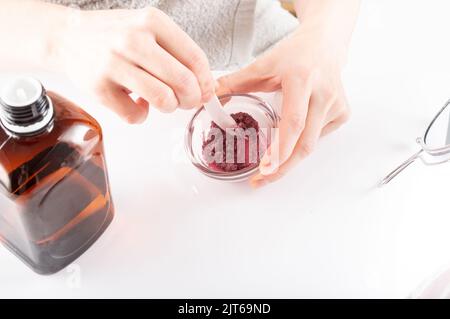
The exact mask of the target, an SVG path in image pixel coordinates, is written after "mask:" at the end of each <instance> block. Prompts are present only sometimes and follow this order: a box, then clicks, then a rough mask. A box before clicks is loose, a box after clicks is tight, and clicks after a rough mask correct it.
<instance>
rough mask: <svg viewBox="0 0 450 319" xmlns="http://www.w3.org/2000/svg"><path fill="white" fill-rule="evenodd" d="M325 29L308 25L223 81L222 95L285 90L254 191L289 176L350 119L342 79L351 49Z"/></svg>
mask: <svg viewBox="0 0 450 319" xmlns="http://www.w3.org/2000/svg"><path fill="white" fill-rule="evenodd" d="M325 31H326V30H323V29H322V28H321V25H318V24H313V25H309V24H307V23H305V24H302V25H301V26H300V27H299V28H298V29H297V30H296V31H295V32H294V33H293V34H291V35H290V36H289V37H287V38H285V39H284V40H282V41H281V42H279V43H278V44H277V45H276V46H275V47H274V48H273V49H272V50H270V51H269V52H267V53H266V54H265V55H263V56H261V57H259V58H258V59H257V60H256V61H255V62H254V63H252V64H250V65H249V66H247V67H245V68H244V69H242V70H240V71H238V72H236V73H233V74H230V75H226V76H224V77H222V78H220V79H219V80H218V82H219V87H218V90H217V93H218V94H223V93H232V92H236V93H245V92H272V91H276V90H281V92H282V96H283V102H282V110H281V114H280V116H281V121H280V127H279V132H278V133H279V134H278V138H277V140H276V141H275V142H274V143H273V144H272V145H271V147H270V149H269V150H268V152H267V153H266V154H265V155H264V157H263V158H262V160H261V163H260V167H259V168H260V172H259V174H257V175H256V176H254V177H253V178H252V179H251V181H250V182H251V184H252V186H254V187H259V186H262V185H264V184H266V183H268V182H272V181H275V180H277V179H278V178H280V177H281V176H283V175H284V174H286V172H287V171H288V170H289V169H290V168H291V167H292V166H294V165H295V164H296V163H298V162H299V161H300V160H302V159H303V158H305V157H306V156H308V155H309V154H311V152H312V151H313V150H314V148H315V146H316V144H317V141H318V139H319V137H321V136H323V135H325V134H328V133H330V132H332V131H334V130H336V129H337V128H338V127H339V126H341V125H342V124H343V123H344V122H345V121H347V119H348V117H349V114H350V111H349V106H348V103H347V100H346V97H345V92H344V88H343V85H342V80H341V70H342V67H343V64H344V61H345V59H346V53H347V52H346V51H347V48H346V46H345V45H343V43H342V41H341V42H339V41H338V40H337V39H332V38H330V37H328V36H327V35H329V33H328V32H325Z"/></svg>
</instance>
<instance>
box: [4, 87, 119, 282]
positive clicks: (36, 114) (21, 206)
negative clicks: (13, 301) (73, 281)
mask: <svg viewBox="0 0 450 319" xmlns="http://www.w3.org/2000/svg"><path fill="white" fill-rule="evenodd" d="M20 81H22V82H20ZM20 81H19V82H17V83H15V87H14V88H13V89H12V95H14V94H15V93H14V90H16V91H17V94H18V95H19V97H17V98H16V97H14V96H13V97H12V98H11V96H9V97H7V98H1V96H0V99H1V100H0V102H1V103H0V104H1V105H0V107H1V108H2V116H1V117H0V118H1V124H2V125H1V128H0V193H2V194H0V241H2V242H3V244H5V245H6V246H7V247H8V248H9V249H10V250H11V251H12V252H13V253H15V254H16V255H17V256H18V257H19V258H21V259H22V260H23V261H24V262H25V263H26V264H27V265H29V266H30V267H31V268H32V269H33V270H34V271H36V272H38V273H41V274H51V273H55V272H57V271H59V270H61V269H63V268H64V267H65V266H67V265H69V264H70V263H72V262H73V261H74V260H75V259H76V258H77V257H79V256H80V255H81V254H82V253H83V252H85V251H86V250H87V249H88V248H89V247H90V246H91V245H92V244H93V243H94V242H95V241H96V239H97V238H98V237H99V236H100V235H101V234H102V233H103V231H104V230H105V229H106V227H107V226H108V225H109V223H110V222H111V220H112V218H113V211H114V209H113V204H112V201H111V195H110V190H109V182H108V175H107V170H106V163H105V157H104V151H103V140H102V131H101V128H100V126H99V124H98V123H97V122H96V121H95V119H93V118H92V117H91V116H89V115H88V114H87V113H86V112H84V111H83V110H81V109H80V108H79V107H77V106H76V105H74V104H73V103H71V102H69V101H67V100H66V99H64V98H62V97H60V96H58V95H57V94H54V93H46V92H45V90H44V89H43V88H42V86H41V88H42V91H41V92H40V93H39V89H38V88H37V87H35V86H34V84H36V83H39V82H37V81H36V82H33V81H35V80H33V79H28V78H25V79H21V80H20ZM27 81H28V82H27ZM21 85H22V86H25V88H26V89H25V90H23V89H22V88H21ZM39 85H40V84H39ZM17 88H19V89H17ZM33 90H38V91H37V94H35V93H36V92H33ZM27 91H28V92H27ZM3 94H4V95H6V96H8V94H9V95H11V93H3ZM20 95H22V97H20ZM30 95H31V96H32V98H31V99H30ZM33 96H34V97H33ZM24 97H25V98H24ZM15 98H16V100H19V101H20V100H22V101H20V102H21V103H16V102H17V101H16V100H15ZM5 99H6V100H8V99H9V100H12V103H11V102H9V104H8V101H5ZM27 99H28V100H27ZM24 100H27V101H24ZM23 102H26V103H23ZM10 104H13V105H10ZM14 104H15V105H14ZM20 104H25V105H20Z"/></svg>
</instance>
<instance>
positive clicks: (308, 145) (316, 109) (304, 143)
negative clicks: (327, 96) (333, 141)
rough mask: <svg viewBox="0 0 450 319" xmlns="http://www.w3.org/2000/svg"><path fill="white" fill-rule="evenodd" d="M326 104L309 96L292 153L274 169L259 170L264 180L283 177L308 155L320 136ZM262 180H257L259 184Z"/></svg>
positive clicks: (326, 108)
mask: <svg viewBox="0 0 450 319" xmlns="http://www.w3.org/2000/svg"><path fill="white" fill-rule="evenodd" d="M331 103H332V102H329V103H328V104H325V105H324V104H322V103H321V102H320V99H319V98H314V97H313V98H311V105H310V108H309V110H308V116H307V119H306V123H305V129H304V130H303V132H302V134H301V136H300V139H299V140H298V142H297V143H296V145H295V148H294V150H293V152H292V155H291V156H290V157H289V159H288V160H286V161H285V162H284V163H283V164H282V165H281V166H280V167H279V168H278V169H277V170H276V171H273V172H271V173H269V174H267V173H265V172H263V171H261V175H263V176H264V179H265V182H274V181H276V180H278V179H280V178H281V177H283V176H284V175H285V174H286V173H287V172H288V171H289V170H291V169H292V168H293V167H294V166H296V165H297V164H298V162H300V161H301V160H303V159H304V158H305V157H307V156H309V155H310V154H311V153H312V152H313V150H314V149H315V147H316V144H317V142H318V140H319V138H320V134H321V132H322V129H323V127H324V126H325V119H326V116H327V110H328V108H329V104H331ZM261 183H262V182H259V184H261Z"/></svg>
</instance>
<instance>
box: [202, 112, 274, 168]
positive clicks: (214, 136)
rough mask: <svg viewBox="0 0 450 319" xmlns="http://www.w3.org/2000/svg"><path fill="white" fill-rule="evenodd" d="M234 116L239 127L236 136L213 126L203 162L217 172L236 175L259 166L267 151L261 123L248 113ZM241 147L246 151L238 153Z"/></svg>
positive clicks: (203, 147)
mask: <svg viewBox="0 0 450 319" xmlns="http://www.w3.org/2000/svg"><path fill="white" fill-rule="evenodd" d="M231 116H232V117H233V119H234V120H235V121H236V123H237V128H236V129H234V133H235V134H230V133H229V131H228V132H227V133H228V134H227V133H225V131H224V130H222V129H221V128H220V127H219V126H217V124H216V123H214V122H211V126H210V130H209V132H208V136H207V138H206V140H204V142H203V145H202V150H203V158H204V159H205V160H206V162H207V163H208V165H209V167H210V168H211V169H213V170H216V171H221V172H234V171H238V170H242V169H244V168H247V167H250V166H257V165H258V164H259V162H260V159H261V157H262V156H263V155H264V152H265V151H266V146H265V145H266V140H265V136H264V134H263V133H262V132H261V131H260V128H259V125H258V122H257V121H256V120H255V119H254V118H253V117H252V116H250V115H249V114H248V113H245V112H239V113H234V114H231ZM242 133H244V135H243V134H242ZM238 147H243V148H244V149H243V150H241V152H238ZM242 151H243V153H242ZM243 154H244V155H243ZM227 155H228V158H229V159H228V161H227ZM230 159H231V160H230Z"/></svg>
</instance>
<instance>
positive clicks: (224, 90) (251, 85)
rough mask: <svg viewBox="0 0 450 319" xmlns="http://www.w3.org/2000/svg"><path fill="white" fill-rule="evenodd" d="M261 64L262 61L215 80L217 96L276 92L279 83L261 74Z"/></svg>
mask: <svg viewBox="0 0 450 319" xmlns="http://www.w3.org/2000/svg"><path fill="white" fill-rule="evenodd" d="M263 63H264V61H258V62H255V63H253V64H250V65H248V66H246V67H245V68H243V69H241V70H239V71H237V72H234V73H231V74H228V75H225V76H222V77H220V78H219V79H218V80H217V82H218V86H217V88H216V93H217V95H222V94H231V93H248V92H272V91H275V90H278V89H279V88H280V84H279V81H278V80H277V79H276V78H274V77H272V76H270V75H269V74H267V75H266V74H263V71H262V70H263V68H262V67H261V65H262V64H263Z"/></svg>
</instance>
